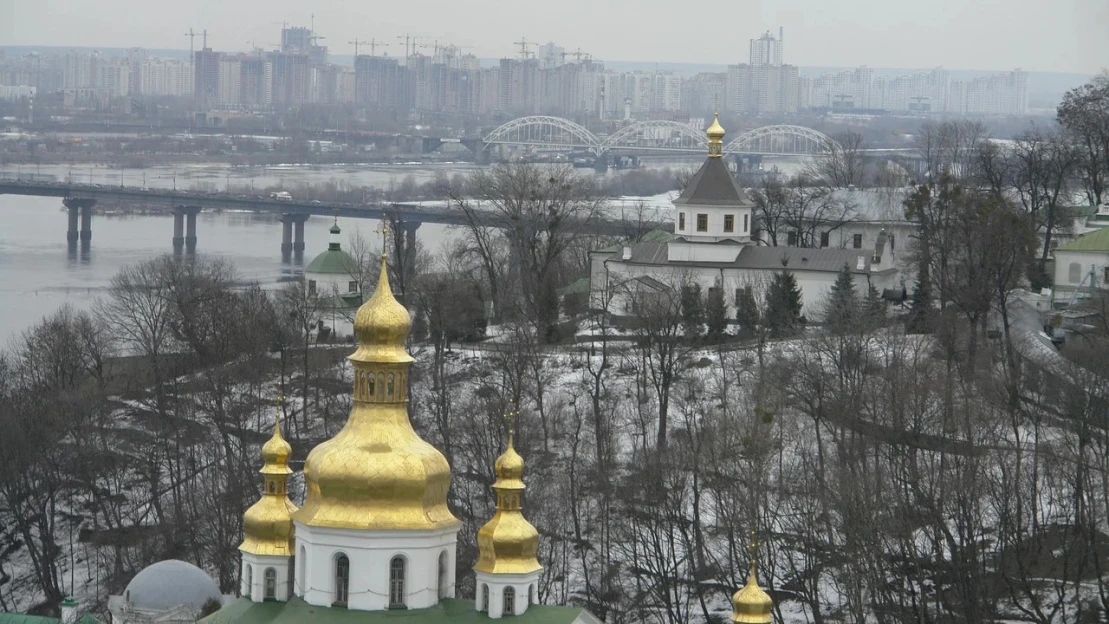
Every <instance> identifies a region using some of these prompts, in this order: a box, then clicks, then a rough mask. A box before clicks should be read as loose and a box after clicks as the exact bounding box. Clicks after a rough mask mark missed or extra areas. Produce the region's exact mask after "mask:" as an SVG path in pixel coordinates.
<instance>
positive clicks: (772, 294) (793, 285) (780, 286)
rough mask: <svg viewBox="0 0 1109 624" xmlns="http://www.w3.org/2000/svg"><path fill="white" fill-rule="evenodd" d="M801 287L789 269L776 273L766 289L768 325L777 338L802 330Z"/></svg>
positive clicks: (772, 334)
mask: <svg viewBox="0 0 1109 624" xmlns="http://www.w3.org/2000/svg"><path fill="white" fill-rule="evenodd" d="M801 307H802V302H801V288H800V287H799V286H798V285H797V278H796V277H795V276H794V275H793V273H790V272H789V271H781V272H779V273H776V274H775V275H774V280H773V281H772V282H770V288H768V289H767V291H766V319H765V322H766V326H767V327H768V328H769V329H770V335H771V336H773V337H775V338H781V337H785V336H792V335H794V334H796V333H797V332H799V331H800V330H801V326H802V325H803V324H804V318H803V317H802V316H801Z"/></svg>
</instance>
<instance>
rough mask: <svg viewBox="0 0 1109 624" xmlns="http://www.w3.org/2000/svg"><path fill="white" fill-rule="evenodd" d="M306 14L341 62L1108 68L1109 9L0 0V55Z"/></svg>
mask: <svg viewBox="0 0 1109 624" xmlns="http://www.w3.org/2000/svg"><path fill="white" fill-rule="evenodd" d="M312 12H315V14H316V31H317V32H318V33H319V34H321V35H324V36H326V37H327V38H326V39H325V40H323V43H324V44H325V45H328V46H329V47H330V48H331V50H332V52H333V53H339V54H351V53H352V52H353V49H352V46H350V45H348V44H347V42H348V41H350V40H351V39H353V38H355V37H358V38H360V39H362V38H365V39H369V38H371V37H375V38H377V39H379V40H385V41H388V42H389V43H390V44H391V45H390V46H389V48H388V53H389V54H390V55H398V54H400V53H402V51H403V44H401V45H397V40H396V37H397V35H399V34H403V33H406V32H407V33H411V34H415V35H421V36H425V37H427V38H428V41H429V42H430V41H431V40H433V39H435V38H438V39H439V40H440V41H450V42H454V43H457V44H459V45H468V46H473V47H472V48H471V49H470V51H472V52H474V53H475V54H477V55H478V56H482V57H500V56H509V55H513V54H515V52H516V48H515V47H514V46H513V45H512V42H514V41H519V40H520V38H521V37H526V38H527V40H528V41H539V42H547V41H554V42H556V43H558V44H560V45H562V46H565V47H567V48H568V49H574V48H578V47H580V48H581V49H582V50H583V51H585V52H590V53H592V54H593V55H594V57H595V58H598V59H601V60H610V61H659V62H702V63H736V62H745V61H746V60H747V42H748V40H749V39H751V38H753V37H757V36H758V35H760V34H761V33H762V32H763V31H765V30H767V29H770V30H773V31H775V32H776V31H777V28H778V26H779V25H781V26H784V27H785V60H786V62H789V63H793V64H796V65H803V66H814V65H815V66H855V65H862V64H866V65H870V66H871V67H901V68H905V67H932V66H937V65H943V66H944V67H947V68H948V69H998V70H1002V69H1011V68H1014V67H1022V68H1023V69H1026V70H1032V71H1065V72H1080V73H1091V74H1092V73H1095V72H1097V71H1098V70H1100V69H1101V68H1102V67H1106V66H1109V0H792V1H781V2H770V1H769V0H702V1H701V2H682V1H677V0H544V1H539V0H513V1H509V0H399V1H390V0H311V1H309V0H192V1H190V0H176V1H173V2H169V1H167V0H95V1H92V0H68V1H61V0H0V45H57V46H65V45H76V46H94V47H96V46H99V47H130V46H141V47H148V48H180V49H188V47H189V45H188V38H187V37H185V36H184V34H183V33H184V32H185V31H187V30H188V29H189V28H190V27H192V28H195V29H197V30H198V31H199V30H200V29H202V28H207V29H208V30H209V31H210V33H211V34H210V36H209V39H208V41H209V44H210V45H211V46H212V47H213V48H215V49H217V50H246V49H248V48H249V47H250V46H249V44H248V43H247V42H248V41H251V40H254V41H256V42H258V44H259V45H260V46H262V47H265V48H272V47H273V44H274V43H275V42H278V41H280V34H279V30H280V28H281V22H284V21H287V22H290V23H291V24H294V25H305V26H307V25H308V24H309V20H310V17H309V15H310V14H311V13H312ZM199 44H200V42H199V40H198V41H197V45H198V46H199Z"/></svg>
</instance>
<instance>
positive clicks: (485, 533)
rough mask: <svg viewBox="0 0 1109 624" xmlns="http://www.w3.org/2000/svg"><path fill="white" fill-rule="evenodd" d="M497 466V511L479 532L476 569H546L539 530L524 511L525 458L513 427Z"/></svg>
mask: <svg viewBox="0 0 1109 624" xmlns="http://www.w3.org/2000/svg"><path fill="white" fill-rule="evenodd" d="M494 469H495V470H496V472H497V480H496V482H494V483H493V491H494V492H496V493H497V512H496V513H495V514H493V518H492V519H491V520H489V522H487V523H485V526H483V527H481V530H480V531H478V534H477V547H478V561H477V565H475V566H474V570H477V571H478V572H486V573H489V574H528V573H530V572H535V571H536V570H542V569H543V566H542V565H540V564H539V531H537V530H536V529H535V527H534V526H532V524H531V523H530V522H528V520H527V518H525V517H524V514H523V513H522V511H521V505H520V502H521V501H520V497H521V495H522V494H523V491H524V482H523V476H524V458H523V457H520V454H519V453H517V452H516V449H515V447H513V445H512V431H511V430H510V431H509V432H508V448H507V449H505V452H504V453H502V454H501V456H500V457H498V458H497V462H496V464H494Z"/></svg>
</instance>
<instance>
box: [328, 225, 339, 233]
mask: <svg viewBox="0 0 1109 624" xmlns="http://www.w3.org/2000/svg"><path fill="white" fill-rule="evenodd" d="M328 231H329V232H331V233H332V234H339V233H340V232H342V230H340V229H339V224H338V223H336V224H334V225H332V226H331V229H330V230H328Z"/></svg>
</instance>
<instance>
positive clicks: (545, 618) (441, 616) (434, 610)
mask: <svg viewBox="0 0 1109 624" xmlns="http://www.w3.org/2000/svg"><path fill="white" fill-rule="evenodd" d="M583 611H584V609H581V608H577V607H554V606H547V605H532V606H530V607H528V610H527V611H526V612H525V613H524V614H523V615H516V616H512V617H510V618H508V619H509V620H511V621H512V622H518V623H519V624H571V623H572V622H574V621H575V620H577V619H578V617H579V616H580V615H581V614H582V612H583ZM492 621H493V620H492V619H491V618H489V616H487V615H486V614H484V613H480V612H478V611H477V610H475V609H474V602H473V601H472V600H458V599H454V598H447V599H444V600H442V601H440V603H439V604H438V605H436V606H434V607H431V608H430V609H394V610H389V611H356V610H352V609H343V608H328V607H314V606H312V605H310V604H308V603H306V602H304V601H303V600H301V599H300V598H293V599H292V600H290V601H289V602H260V603H259V602H252V601H251V600H250V599H248V598H240V599H239V600H236V601H235V602H232V603H230V604H228V605H225V606H224V607H223V608H222V609H220V610H219V611H217V612H215V613H213V614H212V615H209V616H208V617H206V618H204V619H202V620H200V622H201V623H202V624H223V623H224V622H235V623H236V624H294V623H300V622H314V623H317V622H318V623H319V624H330V623H332V622H334V623H335V624H361V623H363V622H365V623H367V624H371V623H374V622H387V623H391V624H439V623H441V622H442V623H448V622H449V623H452V624H455V623H477V622H492Z"/></svg>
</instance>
